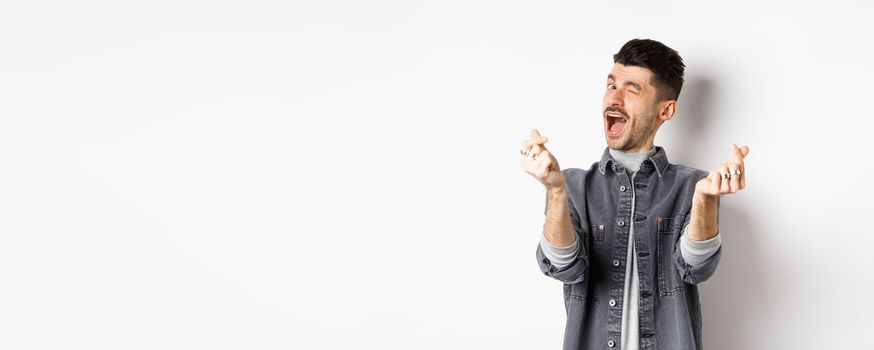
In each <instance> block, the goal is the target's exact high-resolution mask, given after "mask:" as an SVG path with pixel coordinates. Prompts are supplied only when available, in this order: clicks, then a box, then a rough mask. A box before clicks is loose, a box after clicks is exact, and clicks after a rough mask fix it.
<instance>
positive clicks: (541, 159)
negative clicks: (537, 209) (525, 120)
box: [519, 129, 567, 191]
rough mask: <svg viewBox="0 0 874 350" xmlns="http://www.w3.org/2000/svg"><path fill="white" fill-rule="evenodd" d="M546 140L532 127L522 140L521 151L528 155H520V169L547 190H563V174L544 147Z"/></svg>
mask: <svg viewBox="0 0 874 350" xmlns="http://www.w3.org/2000/svg"><path fill="white" fill-rule="evenodd" d="M546 141H547V138H546V137H543V136H540V133H539V132H538V131H537V129H532V130H531V134H530V136H529V138H528V139H527V140H525V141H524V142H522V151H523V152H525V153H528V154H529V155H524V154H522V155H520V156H519V161H520V163H521V164H522V169H525V172H527V173H529V174H531V176H534V178H535V179H537V181H540V183H542V184H543V185H544V186H546V190H547V191H558V190H564V189H565V186H567V185H566V184H565V179H564V174H562V172H561V168H559V166H558V161H557V160H556V159H555V157H553V156H552V153H550V152H549V151H548V150H547V149H546V146H545V145H544V144H545V143H546Z"/></svg>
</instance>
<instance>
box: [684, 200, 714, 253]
mask: <svg viewBox="0 0 874 350" xmlns="http://www.w3.org/2000/svg"><path fill="white" fill-rule="evenodd" d="M718 214H719V196H709V195H704V194H700V193H698V192H697V191H696V192H695V195H694V196H693V197H692V212H691V213H690V215H691V216H692V217H691V218H690V219H689V232H688V233H689V238H691V239H692V240H695V241H706V240H708V239H711V238H713V237H715V236H716V235H717V234H719V225H718V222H717V215H718Z"/></svg>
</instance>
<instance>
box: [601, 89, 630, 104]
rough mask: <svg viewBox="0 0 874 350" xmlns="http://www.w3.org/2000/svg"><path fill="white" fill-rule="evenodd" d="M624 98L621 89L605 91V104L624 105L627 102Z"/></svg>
mask: <svg viewBox="0 0 874 350" xmlns="http://www.w3.org/2000/svg"><path fill="white" fill-rule="evenodd" d="M624 102H625V101H623V100H622V92H621V91H619V89H615V90H607V92H606V93H604V106H605V107H606V106H619V107H622V106H623V105H624V104H625V103H624Z"/></svg>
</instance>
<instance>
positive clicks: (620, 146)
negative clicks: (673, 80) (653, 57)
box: [603, 63, 659, 152]
mask: <svg viewBox="0 0 874 350" xmlns="http://www.w3.org/2000/svg"><path fill="white" fill-rule="evenodd" d="M652 77H653V73H652V71H650V70H649V69H646V68H643V67H637V66H625V65H622V64H618V63H616V64H614V65H613V69H612V70H611V71H610V75H608V76H607V86H606V91H605V92H604V106H603V111H604V115H603V117H604V135H605V136H606V137H607V146H608V147H610V148H612V149H615V150H620V151H625V152H645V151H649V150H650V148H652V145H653V140H654V139H655V132H656V130H658V125H659V118H658V101H656V99H657V98H656V87H655V86H654V85H652V83H651V81H652Z"/></svg>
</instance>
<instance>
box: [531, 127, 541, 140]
mask: <svg viewBox="0 0 874 350" xmlns="http://www.w3.org/2000/svg"><path fill="white" fill-rule="evenodd" d="M528 134H529V135H530V136H531V139H532V140H537V139H539V138H540V132H539V131H537V129H531V132H530V133H528Z"/></svg>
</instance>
